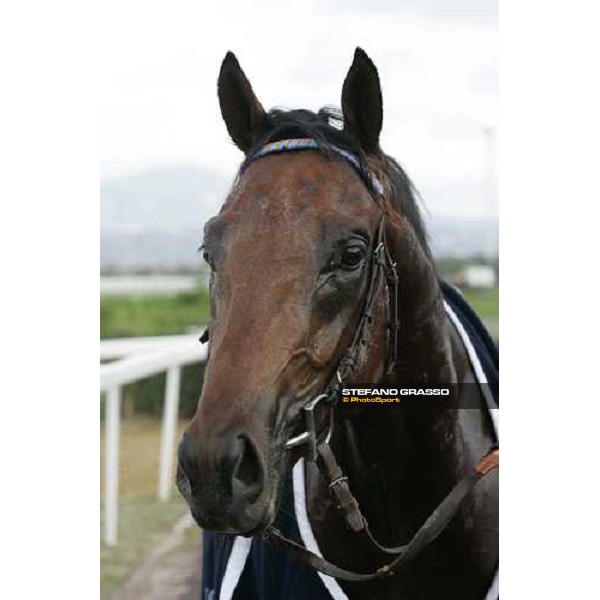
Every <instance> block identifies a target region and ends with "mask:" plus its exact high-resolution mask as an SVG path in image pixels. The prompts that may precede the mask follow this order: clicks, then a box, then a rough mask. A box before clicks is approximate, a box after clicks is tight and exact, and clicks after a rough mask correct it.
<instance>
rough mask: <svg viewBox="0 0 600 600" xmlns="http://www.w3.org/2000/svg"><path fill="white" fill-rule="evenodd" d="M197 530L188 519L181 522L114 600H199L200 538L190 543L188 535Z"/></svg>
mask: <svg viewBox="0 0 600 600" xmlns="http://www.w3.org/2000/svg"><path fill="white" fill-rule="evenodd" d="M194 527H195V524H194V523H193V521H192V518H191V517H190V516H189V515H186V516H185V517H183V518H182V519H180V520H179V521H178V522H177V523H176V524H175V525H174V527H173V529H172V530H171V532H170V533H169V534H168V535H167V536H166V537H165V538H164V540H163V541H162V542H161V544H160V545H159V546H158V547H157V548H156V549H155V550H154V551H153V552H152V554H151V555H150V556H149V558H148V560H147V561H146V562H145V563H144V564H143V565H142V566H141V567H139V568H138V569H137V570H136V571H135V573H134V574H133V575H132V576H131V577H130V578H129V580H128V581H127V583H126V584H125V585H124V586H123V587H122V588H121V589H120V590H119V592H118V593H117V594H116V595H115V598H114V600H200V597H201V594H200V574H201V565H202V548H201V543H200V536H195V535H194V536H193V541H190V535H189V533H188V531H189V530H190V529H191V528H194Z"/></svg>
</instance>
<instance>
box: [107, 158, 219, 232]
mask: <svg viewBox="0 0 600 600" xmlns="http://www.w3.org/2000/svg"><path fill="white" fill-rule="evenodd" d="M230 183H231V182H230V181H229V180H228V179H227V178H226V177H224V176H223V175H222V174H221V173H215V172H213V171H210V170H207V169H200V168H198V167H197V166H195V165H191V164H174V165H164V166H158V167H154V168H151V169H146V170H144V171H141V172H138V173H134V174H133V175H128V176H124V177H119V178H116V179H111V180H108V181H103V182H102V183H101V185H100V227H101V229H102V231H111V232H115V231H119V232H133V231H143V230H154V231H172V232H182V231H200V230H201V228H202V225H203V223H204V222H205V221H206V219H208V217H209V216H211V215H212V214H214V213H215V211H216V210H217V209H218V207H219V206H220V204H221V202H222V201H223V198H224V197H225V194H226V192H227V189H228V187H229V185H230Z"/></svg>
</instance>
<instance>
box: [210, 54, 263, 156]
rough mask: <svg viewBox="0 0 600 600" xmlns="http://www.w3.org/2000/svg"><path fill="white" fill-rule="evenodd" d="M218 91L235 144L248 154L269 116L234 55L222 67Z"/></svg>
mask: <svg viewBox="0 0 600 600" xmlns="http://www.w3.org/2000/svg"><path fill="white" fill-rule="evenodd" d="M218 91H219V104H220V105H221V115H222V116H223V120H224V121H225V125H227V131H228V132H229V135H230V136H231V139H232V140H233V141H234V143H235V145H236V146H237V147H238V148H239V149H240V150H242V152H244V153H248V151H249V150H250V149H251V148H252V147H253V146H254V144H255V143H256V142H257V141H258V139H259V138H260V137H261V135H262V133H263V131H264V127H265V118H266V115H265V111H264V109H263V107H262V106H261V104H260V102H259V101H258V99H257V98H256V96H255V95H254V92H253V91H252V86H251V85H250V82H249V81H248V79H247V77H246V75H244V71H242V68H241V67H240V64H239V63H238V61H237V58H236V57H235V54H233V52H228V53H227V54H226V55H225V58H224V59H223V63H222V64H221V71H220V73H219V81H218Z"/></svg>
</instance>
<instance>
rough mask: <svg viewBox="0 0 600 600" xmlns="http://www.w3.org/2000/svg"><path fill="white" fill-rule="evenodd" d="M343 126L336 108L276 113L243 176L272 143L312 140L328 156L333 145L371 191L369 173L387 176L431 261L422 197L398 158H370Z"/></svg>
mask: <svg viewBox="0 0 600 600" xmlns="http://www.w3.org/2000/svg"><path fill="white" fill-rule="evenodd" d="M343 124H344V121H343V116H342V113H341V111H340V110H339V109H337V108H334V107H324V108H321V109H320V110H319V111H318V112H316V113H315V112H312V111H310V110H304V109H297V110H281V109H272V110H270V111H269V112H268V113H267V116H266V124H265V125H266V132H265V134H264V135H263V136H262V137H261V139H260V140H259V141H258V142H257V143H256V145H255V148H253V149H252V150H251V151H250V152H249V153H248V157H247V159H246V161H245V162H244V163H243V164H242V166H241V168H240V172H242V171H243V170H244V169H245V167H246V166H247V165H248V163H249V162H251V160H252V157H253V154H254V151H256V150H258V149H259V148H260V147H262V146H263V145H265V144H267V143H269V142H275V141H279V140H285V139H291V138H296V137H310V138H313V139H315V140H317V142H319V144H320V150H322V151H323V152H325V153H329V150H330V148H331V145H335V146H337V147H338V148H342V149H343V150H346V151H348V152H351V153H352V154H354V155H355V156H357V157H358V159H359V162H360V164H361V168H362V170H363V179H364V180H365V183H366V184H367V186H368V187H371V183H370V181H371V180H370V178H369V177H368V175H367V173H368V172H369V171H375V172H376V174H377V175H378V176H381V175H383V176H384V178H385V179H386V182H385V183H387V185H386V186H384V187H386V188H388V189H387V193H386V196H387V197H388V200H389V201H390V202H391V204H392V205H393V207H394V208H395V209H396V210H397V211H398V212H399V213H400V214H402V215H403V216H404V217H405V218H406V219H407V220H408V221H409V223H410V224H411V225H412V228H413V229H414V231H415V234H416V235H417V238H418V239H419V242H420V243H421V245H422V247H423V249H424V251H425V253H426V254H427V256H429V257H431V251H430V249H429V243H428V236H427V230H426V228H425V224H424V223H423V219H422V217H421V211H420V209H419V204H418V202H417V198H419V195H418V192H417V190H416V189H415V187H414V185H413V183H412V182H411V180H410V179H409V177H408V175H407V174H406V173H405V171H404V169H402V167H401V166H400V165H399V164H398V162H397V161H396V160H395V159H394V158H392V157H391V156H388V155H386V154H384V153H383V152H382V153H381V154H380V156H376V157H373V156H369V157H367V156H366V155H365V153H364V151H363V150H362V148H361V144H360V143H359V141H358V140H357V139H356V138H355V137H354V136H353V135H352V134H350V133H349V132H348V131H345V130H344V129H343Z"/></svg>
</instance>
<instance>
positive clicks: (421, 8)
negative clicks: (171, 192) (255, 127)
mask: <svg viewBox="0 0 600 600" xmlns="http://www.w3.org/2000/svg"><path fill="white" fill-rule="evenodd" d="M210 5H211V7H210V8H207V7H206V3H202V2H198V1H197V0H194V1H192V2H181V1H177V0H175V1H173V0H171V1H169V2H166V1H164V2H159V3H152V2H148V1H147V0H146V1H145V2H130V1H125V2H120V3H113V2H109V3H108V5H107V9H106V12H105V14H104V17H103V30H104V32H105V34H104V45H103V55H102V64H101V73H102V75H101V81H100V92H101V102H102V112H101V123H102V128H101V131H102V134H101V135H102V137H101V172H102V178H103V179H104V180H107V179H112V178H115V177H117V176H120V175H123V174H130V173H135V172H136V171H139V170H141V169H144V168H146V167H149V166H155V165H161V164H165V163H192V164H195V165H197V166H199V167H208V168H210V169H211V170H212V171H215V172H217V173H222V174H223V175H224V176H226V177H231V176H232V175H233V173H234V172H235V170H236V168H237V166H238V164H239V162H240V160H241V154H240V152H239V151H238V150H237V149H236V148H235V147H234V146H233V144H232V143H231V142H230V141H229V139H228V137H227V134H226V130H225V126H224V124H223V122H222V120H221V117H220V112H219V107H218V100H217V96H216V78H217V75H218V71H219V67H220V63H221V60H222V59H223V56H224V55H225V52H226V51H227V50H232V51H234V52H235V53H236V55H237V57H238V59H239V61H240V63H241V65H242V68H243V69H244V71H245V72H246V75H247V76H248V78H249V79H250V81H251V83H252V85H253V88H254V90H255V92H256V94H257V96H258V97H259V99H260V100H261V102H262V104H263V106H265V108H270V107H273V106H278V107H287V108H297V107H306V108H312V109H317V108H319V107H320V106H323V105H326V104H329V105H330V104H336V105H339V102H340V94H341V86H342V83H343V80H344V77H345V75H346V72H347V70H348V68H349V66H350V63H351V61H352V55H353V52H354V48H355V47H356V46H357V45H360V46H362V47H363V48H364V49H365V50H366V52H367V53H368V54H369V55H370V56H371V58H372V59H373V61H374V62H375V64H376V65H377V67H378V69H379V74H380V78H381V81H382V88H383V102H384V123H383V134H382V139H381V142H382V146H383V148H384V150H385V151H386V152H388V153H389V154H392V155H393V156H395V157H396V158H397V159H398V160H399V161H400V162H401V163H402V164H403V166H404V167H405V168H406V169H407V171H408V172H409V174H410V175H411V176H412V178H413V180H414V182H415V183H416V185H417V187H418V188H419V190H420V191H421V193H422V195H423V197H424V200H425V204H426V206H427V208H428V210H429V212H430V213H432V214H436V215H452V216H472V217H479V216H484V215H488V216H489V215H490V213H494V214H495V213H496V210H497V207H496V202H495V195H496V192H495V185H494V180H495V171H494V170H492V177H491V181H490V176H489V174H490V170H489V169H487V168H486V164H487V163H486V144H485V137H484V135H483V130H484V128H485V127H488V128H491V129H492V131H493V132H494V133H496V123H497V108H498V24H497V2H496V1H494V0H430V1H417V0H408V1H401V0H400V1H399V0H369V1H368V2H363V1H361V0H345V1H343V2H342V1H340V0H321V1H320V2H316V1H312V0H301V1H298V2H287V3H285V2H275V1H271V2H249V1H242V2H231V1H220V2H211V3H210ZM494 137H496V136H494ZM493 146H494V145H492V157H493V156H494V154H495V151H494V148H493ZM492 162H494V159H493V160H492ZM490 198H491V201H490Z"/></svg>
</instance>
